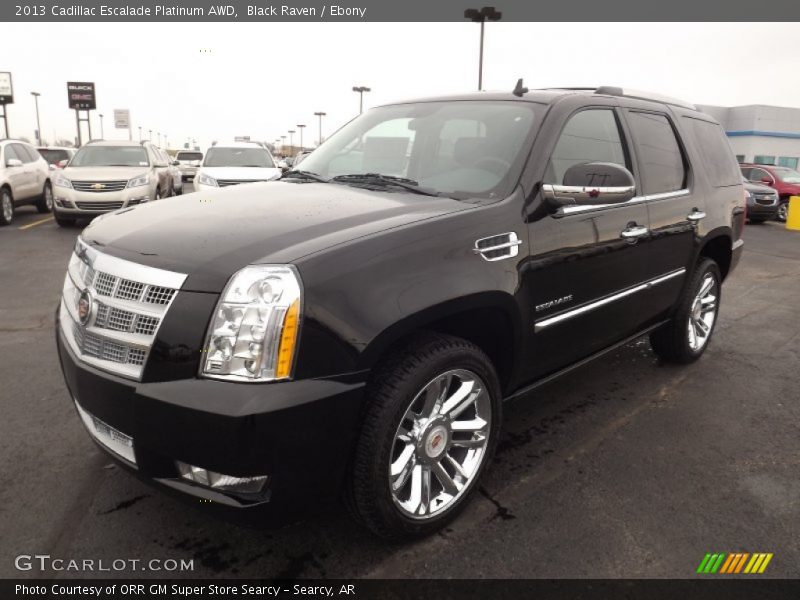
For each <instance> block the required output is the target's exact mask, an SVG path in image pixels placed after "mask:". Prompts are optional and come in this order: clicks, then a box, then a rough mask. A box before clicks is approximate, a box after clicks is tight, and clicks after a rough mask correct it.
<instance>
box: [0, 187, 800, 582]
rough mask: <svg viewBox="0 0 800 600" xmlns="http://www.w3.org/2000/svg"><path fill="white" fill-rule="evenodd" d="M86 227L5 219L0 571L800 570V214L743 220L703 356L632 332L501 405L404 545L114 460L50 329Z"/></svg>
mask: <svg viewBox="0 0 800 600" xmlns="http://www.w3.org/2000/svg"><path fill="white" fill-rule="evenodd" d="M164 201H166V202H168V201H169V200H164ZM78 232H79V229H78V228H75V229H60V228H59V227H57V226H56V225H55V223H54V222H53V221H52V220H48V219H47V217H44V216H43V215H40V214H38V213H36V211H35V210H34V209H32V208H22V209H20V210H19V212H18V214H17V219H16V221H15V222H14V225H13V226H12V227H8V228H3V229H0V256H2V261H0V276H1V277H2V282H3V283H2V286H0V331H1V332H2V334H1V335H0V355H1V356H2V357H3V360H2V361H0V381H1V382H2V387H0V401H1V402H2V408H3V418H2V419H0V457H2V458H0V481H2V482H3V485H2V486H0V531H2V540H3V543H2V555H1V556H0V576H1V577H19V576H23V577H24V576H45V577H50V576H59V577H60V576H63V575H65V574H64V573H52V572H45V573H40V572H39V571H37V570H32V571H28V572H24V573H20V572H18V571H17V570H16V569H15V568H14V557H15V556H17V555H19V554H49V555H51V556H52V557H61V558H67V559H69V558H77V559H83V558H93V559H100V558H104V559H107V560H109V561H110V560H112V559H115V558H138V559H142V560H149V559H151V558H175V559H181V558H184V559H194V565H195V567H194V571H193V572H188V573H158V572H155V573H154V572H148V573H146V574H143V573H136V572H131V571H122V572H119V573H113V572H112V573H104V574H103V575H104V576H114V575H119V576H130V575H134V576H140V575H148V576H154V577H158V576H162V575H163V576H167V575H169V576H172V577H174V576H187V577H188V576H194V577H226V576H231V577H266V578H299V577H496V578H504V577H548V578H550V577H553V578H557V577H645V578H647V577H670V578H683V577H692V576H694V572H695V569H696V568H697V565H698V564H699V563H700V561H701V559H702V558H703V556H704V555H705V553H707V552H772V553H774V558H773V560H772V562H771V563H770V565H769V568H768V569H767V572H766V573H765V574H764V575H762V576H761V577H800V535H798V533H799V529H800V478H799V477H798V469H800V391H799V388H800V385H799V384H800V379H799V378H798V375H797V374H798V372H800V319H799V318H798V310H799V309H800V306H798V298H800V233H796V232H789V231H786V230H785V229H784V228H783V227H782V226H781V225H779V224H777V223H767V224H764V225H751V226H748V227H747V229H746V231H745V239H746V248H745V254H744V257H743V259H742V262H741V264H740V266H739V268H738V270H737V271H736V272H734V274H733V275H732V276H731V278H730V279H729V280H728V282H727V283H726V285H725V287H724V289H723V300H722V310H721V320H720V322H719V325H718V327H717V330H716V334H715V338H714V340H713V341H712V344H711V346H710V348H709V350H708V352H707V353H706V355H705V356H704V357H703V359H702V360H701V361H699V362H698V363H696V364H694V365H691V366H689V367H684V368H678V367H673V366H666V365H662V364H659V363H658V362H657V360H656V359H655V358H654V356H653V355H652V354H651V353H650V351H649V346H648V343H647V342H646V341H639V342H635V343H633V344H630V345H628V346H626V347H624V348H622V349H620V350H618V351H616V352H614V353H613V354H611V355H609V356H607V357H605V358H603V359H601V360H599V361H596V362H595V363H593V364H591V365H588V366H586V367H584V368H582V369H581V370H579V371H577V372H576V373H574V374H573V375H572V376H571V377H569V378H567V379H562V380H560V381H556V382H553V383H551V384H549V385H547V386H545V387H543V388H540V389H539V390H538V391H537V392H536V393H534V394H532V395H530V396H529V397H527V398H524V399H521V400H519V401H515V402H513V403H510V404H508V405H506V412H505V429H504V433H503V436H502V440H501V443H500V447H499V449H498V454H497V458H496V460H495V462H494V465H493V468H492V469H491V471H490V473H488V477H487V478H486V480H485V481H484V484H483V487H482V488H481V490H480V494H479V495H478V497H477V498H476V499H475V501H474V502H473V503H472V504H471V505H470V506H469V508H468V509H467V510H466V512H465V513H464V514H463V515H462V516H461V517H460V518H459V519H458V520H457V521H456V522H455V523H453V524H452V526H451V527H450V528H449V529H447V530H446V531H444V532H442V533H441V534H439V535H435V536H433V537H431V538H428V539H426V540H422V541H419V542H416V543H413V544H407V545H398V544H386V543H383V542H382V541H380V540H377V539H375V538H373V537H371V536H370V535H369V534H367V533H366V532H365V531H363V530H362V529H360V528H359V527H357V526H355V525H353V524H352V522H351V521H350V520H349V518H348V517H347V516H346V514H345V513H344V511H343V509H341V508H339V507H336V506H334V507H331V508H329V509H326V510H324V511H323V512H321V513H319V514H315V515H311V516H309V517H308V518H307V519H306V520H304V521H302V522H299V523H295V524H292V525H290V526H287V527H285V528H283V529H279V530H267V531H264V530H254V529H245V528H242V527H238V526H235V525H232V524H230V523H227V522H223V521H220V520H218V519H216V518H213V517H211V516H210V515H208V514H207V511H206V510H205V507H204V506H202V505H199V504H198V506H197V507H196V508H194V507H192V506H190V505H188V504H187V503H185V502H181V501H179V500H176V499H175V498H173V497H171V496H167V495H165V494H163V493H161V492H159V491H158V490H155V489H153V488H151V487H149V486H147V485H146V484H144V483H141V482H140V481H138V480H137V479H135V478H134V477H132V476H130V475H129V474H127V473H125V472H123V471H122V470H120V469H119V468H117V467H115V466H113V465H112V463H111V461H110V460H109V459H108V458H107V457H106V456H104V455H103V454H102V453H101V452H100V451H99V450H97V449H96V447H95V446H94V444H93V443H92V442H91V441H90V440H89V437H88V436H87V434H86V432H85V431H84V429H83V425H82V424H81V423H80V421H79V419H78V418H77V416H76V414H75V411H74V408H73V406H72V404H71V402H70V399H69V397H68V395H67V391H66V388H65V386H64V383H63V380H62V377H61V373H60V371H59V367H58V359H57V356H56V352H55V346H54V337H53V335H54V333H53V311H54V309H55V306H56V303H57V301H58V298H59V293H60V290H61V285H62V281H63V276H64V271H65V266H66V263H67V260H68V255H69V252H70V250H71V248H72V245H73V242H74V238H75V236H76V235H77V234H78ZM69 575H71V576H80V574H74V573H71V574H69ZM85 575H86V576H91V575H93V574H92V573H86V574H85ZM95 575H96V574H95ZM706 577H708V576H706Z"/></svg>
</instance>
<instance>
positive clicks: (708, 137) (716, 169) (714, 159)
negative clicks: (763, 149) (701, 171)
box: [684, 117, 741, 187]
mask: <svg viewBox="0 0 800 600" xmlns="http://www.w3.org/2000/svg"><path fill="white" fill-rule="evenodd" d="M684 122H685V123H687V124H688V125H689V126H690V127H689V129H690V131H691V132H692V136H693V137H694V141H695V145H696V146H697V149H698V151H699V152H700V156H701V157H702V159H703V165H704V166H705V169H706V173H708V178H709V180H710V181H711V185H713V186H715V187H722V186H728V185H738V184H739V183H740V179H741V176H740V171H739V167H738V163H737V162H736V159H735V158H734V156H733V152H732V151H731V146H730V144H729V143H728V138H727V136H726V135H725V132H724V131H722V127H720V126H719V125H717V124H716V123H709V122H708V121H701V120H700V119H692V118H689V117H686V118H685V121H684Z"/></svg>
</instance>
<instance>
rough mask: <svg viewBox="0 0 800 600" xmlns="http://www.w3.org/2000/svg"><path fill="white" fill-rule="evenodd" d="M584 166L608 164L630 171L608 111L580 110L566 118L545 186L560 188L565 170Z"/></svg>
mask: <svg viewBox="0 0 800 600" xmlns="http://www.w3.org/2000/svg"><path fill="white" fill-rule="evenodd" d="M586 162H610V163H616V164H618V165H622V166H623V167H626V168H630V167H629V166H628V164H627V161H626V158H625V150H624V147H623V144H622V136H621V134H620V131H619V124H618V123H617V118H616V116H615V115H614V111H613V110H611V109H605V108H599V109H589V110H582V111H581V112H579V113H577V114H576V115H574V116H572V117H571V118H570V120H569V121H568V122H567V124H566V125H565V126H564V130H563V131H562V132H561V136H560V137H559V138H558V142H557V143H556V147H555V149H554V150H553V155H552V156H551V157H550V162H549V163H548V166H547V172H546V173H545V183H554V184H561V183H562V182H563V181H564V173H565V172H566V171H567V169H569V168H570V167H572V166H574V165H578V164H581V163H586Z"/></svg>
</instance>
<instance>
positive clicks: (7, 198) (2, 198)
mask: <svg viewBox="0 0 800 600" xmlns="http://www.w3.org/2000/svg"><path fill="white" fill-rule="evenodd" d="M13 220H14V198H12V197H11V190H9V189H8V188H3V189H2V190H0V225H11V221H13Z"/></svg>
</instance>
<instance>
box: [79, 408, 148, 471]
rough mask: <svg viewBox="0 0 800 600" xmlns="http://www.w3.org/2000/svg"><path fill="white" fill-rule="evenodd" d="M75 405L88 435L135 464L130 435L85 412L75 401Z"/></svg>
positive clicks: (113, 452)
mask: <svg viewBox="0 0 800 600" xmlns="http://www.w3.org/2000/svg"><path fill="white" fill-rule="evenodd" d="M75 406H76V408H77V409H78V414H79V415H80V416H81V420H82V421H83V424H84V426H85V427H86V430H87V431H88V432H89V435H91V436H92V437H93V438H94V439H95V440H96V441H97V442H98V443H99V444H101V445H102V446H103V447H104V448H106V449H107V450H108V451H109V452H111V453H112V454H115V455H117V456H118V457H120V458H122V459H124V460H126V461H127V462H129V463H131V464H132V465H134V466H135V465H136V454H135V453H134V451H133V438H132V437H131V436H129V435H126V434H124V433H122V432H121V431H119V430H118V429H114V428H113V427H111V425H109V424H108V423H105V422H104V421H101V420H100V419H98V418H97V417H95V416H94V415H92V414H90V413H88V412H86V411H85V410H84V409H83V408H82V407H81V405H80V404H78V403H77V402H75Z"/></svg>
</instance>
